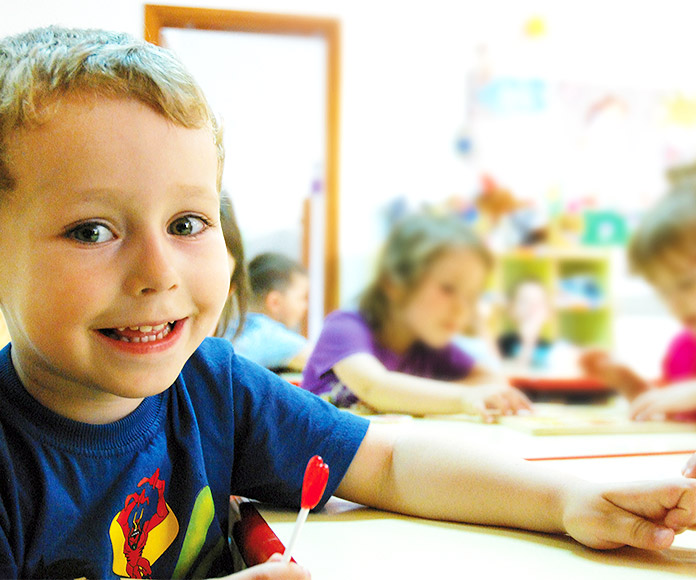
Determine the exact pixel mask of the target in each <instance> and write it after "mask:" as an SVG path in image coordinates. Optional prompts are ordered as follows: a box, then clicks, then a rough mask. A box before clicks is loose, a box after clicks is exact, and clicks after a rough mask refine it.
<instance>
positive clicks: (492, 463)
mask: <svg viewBox="0 0 696 580" xmlns="http://www.w3.org/2000/svg"><path fill="white" fill-rule="evenodd" d="M435 439H436V440H435ZM390 462H391V465H390V469H389V470H388V474H389V475H388V476H387V477H385V478H384V479H383V480H382V483H381V486H382V488H381V490H380V492H379V493H378V494H377V496H376V497H374V498H372V499H373V500H374V501H376V502H379V504H378V505H376V507H380V508H382V509H386V510H390V511H396V512H400V513H406V514H410V515H415V516H420V517H427V518H433V519H444V520H450V521H461V522H469V523H477V524H488V525H504V526H506V527H519V528H524V529H531V530H538V531H544V532H555V533H559V532H564V531H565V529H564V526H563V505H564V502H565V494H566V492H568V491H569V490H570V489H572V488H574V487H575V486H577V485H580V483H579V482H578V480H576V479H574V478H572V477H568V476H565V475H562V474H556V473H554V472H551V471H546V470H541V469H539V468H538V466H536V465H534V464H531V463H529V462H527V461H524V460H522V459H517V458H511V457H501V456H500V455H499V452H497V451H495V450H486V449H482V448H481V447H480V445H479V444H478V443H477V444H476V445H473V444H470V443H469V442H468V441H466V440H459V439H453V438H451V437H448V436H446V434H445V433H441V434H438V433H434V434H428V436H427V437H424V436H423V433H422V432H419V430H418V429H410V430H401V431H400V432H399V434H398V435H397V436H395V438H394V439H393V455H392V457H391V461H390ZM371 505H375V504H374V503H371Z"/></svg>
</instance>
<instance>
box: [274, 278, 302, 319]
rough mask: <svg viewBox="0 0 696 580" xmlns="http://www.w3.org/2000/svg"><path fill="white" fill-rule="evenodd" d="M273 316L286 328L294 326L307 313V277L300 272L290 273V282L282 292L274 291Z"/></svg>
mask: <svg viewBox="0 0 696 580" xmlns="http://www.w3.org/2000/svg"><path fill="white" fill-rule="evenodd" d="M275 294H276V301H275V305H274V312H273V317H274V318H275V319H276V320H277V321H278V322H282V323H283V324H284V325H285V326H287V327H288V328H296V327H297V326H299V324H300V322H302V318H303V317H304V315H305V314H306V313H307V305H308V301H309V278H308V277H307V276H305V275H304V274H302V273H300V272H293V273H292V274H290V284H289V285H288V287H287V288H286V289H285V291H284V292H279V291H275Z"/></svg>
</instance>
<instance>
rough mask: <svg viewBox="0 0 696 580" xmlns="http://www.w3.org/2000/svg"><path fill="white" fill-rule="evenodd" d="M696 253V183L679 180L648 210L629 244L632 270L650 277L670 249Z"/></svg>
mask: <svg viewBox="0 0 696 580" xmlns="http://www.w3.org/2000/svg"><path fill="white" fill-rule="evenodd" d="M673 251H684V252H689V253H694V255H696V187H694V185H693V184H691V183H689V182H687V181H681V182H680V183H678V184H677V185H676V186H675V187H674V189H673V190H672V191H670V192H669V193H668V194H667V195H665V196H664V197H662V198H661V199H660V200H658V202H657V203H656V204H655V205H654V206H653V207H652V208H650V210H649V211H648V212H646V214H645V216H644V217H643V219H642V221H641V222H640V224H639V225H638V228H637V229H636V231H635V232H634V234H633V236H632V238H631V241H630V243H629V246H628V262H629V266H630V268H631V270H632V271H633V272H635V273H637V274H640V275H641V276H643V277H645V278H650V277H651V275H652V272H653V268H654V267H655V266H656V265H658V264H660V263H663V261H664V259H665V258H666V257H667V255H668V254H669V253H670V252H673Z"/></svg>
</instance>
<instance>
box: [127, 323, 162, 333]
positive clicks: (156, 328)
mask: <svg viewBox="0 0 696 580" xmlns="http://www.w3.org/2000/svg"><path fill="white" fill-rule="evenodd" d="M168 324H169V323H168V322H165V323H164V324H158V325H157V326H148V325H144V326H121V327H119V328H118V329H117V330H119V331H121V332H123V331H124V330H126V328H128V330H133V331H135V332H152V331H153V330H154V331H155V332H159V331H160V330H164V328H165V327H166V326H167V325H168Z"/></svg>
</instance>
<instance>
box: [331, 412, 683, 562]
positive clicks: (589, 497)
mask: <svg viewBox="0 0 696 580" xmlns="http://www.w3.org/2000/svg"><path fill="white" fill-rule="evenodd" d="M336 495H337V496H339V497H342V498H344V499H348V500H350V501H354V502H358V503H361V504H364V505H369V506H373V507H376V508H379V509H384V510H389V511H394V512H399V513H404V514H408V515H414V516H419V517H426V518H432V519H438V520H450V521H460V522H469V523H476V524H487V525H499V526H506V527H515V528H523V529H529V530H536V531H542V532H551V533H565V532H567V533H569V534H570V535H571V536H573V537H574V538H576V539H577V540H579V541H580V542H582V543H584V544H586V545H588V546H591V547H594V548H613V547H617V546H621V545H624V544H629V545H632V546H636V547H641V548H646V549H663V548H665V547H667V546H668V545H670V544H671V542H672V540H673V538H674V533H675V531H682V530H683V529H684V528H686V527H689V526H691V525H693V524H694V522H696V514H695V513H694V506H696V482H694V481H691V480H686V479H683V478H682V479H674V480H671V481H669V482H667V483H664V484H644V485H637V484H631V485H629V484H626V485H618V486H617V485H612V486H609V485H604V484H592V483H589V482H585V481H582V480H579V479H577V478H574V477H571V476H568V475H564V474H560V473H556V472H554V471H551V470H548V469H547V468H545V467H543V466H540V465H539V464H535V463H530V462H527V461H524V460H522V459H517V458H506V457H501V456H500V453H499V452H498V451H495V450H485V449H482V448H481V446H480V443H479V442H477V443H476V445H472V444H470V443H468V442H467V441H466V440H465V439H459V438H451V437H444V436H439V435H437V434H426V433H425V432H424V431H422V430H413V429H412V430H409V429H404V428H398V427H395V426H390V425H379V424H373V425H371V426H370V428H369V430H368V433H367V435H366V436H365V439H364V441H363V443H362V445H361V447H360V449H359V450H358V453H357V454H356V456H355V459H354V460H353V463H352V464H351V466H350V468H349V470H348V472H347V474H346V476H345V478H344V479H343V481H342V482H341V485H340V486H339V488H338V490H337V492H336Z"/></svg>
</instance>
